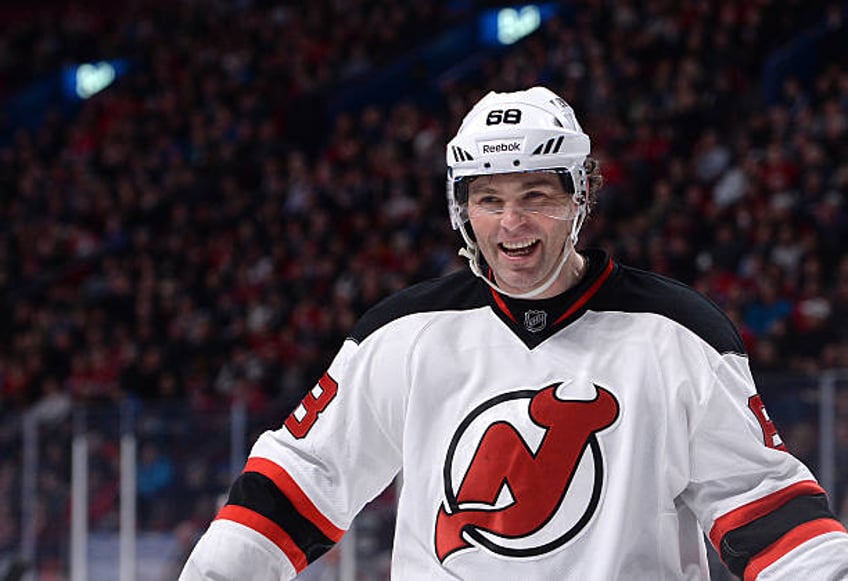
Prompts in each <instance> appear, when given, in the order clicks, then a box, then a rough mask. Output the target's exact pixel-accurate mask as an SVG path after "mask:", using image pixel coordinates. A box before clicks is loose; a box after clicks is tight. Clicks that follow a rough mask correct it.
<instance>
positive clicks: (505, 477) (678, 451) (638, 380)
mask: <svg viewBox="0 0 848 581" xmlns="http://www.w3.org/2000/svg"><path fill="white" fill-rule="evenodd" d="M589 152H590V142H589V137H588V136H587V135H586V134H585V133H584V132H583V131H582V129H581V127H580V125H579V124H578V122H577V120H576V119H575V116H574V113H573V111H572V109H571V107H569V105H568V104H567V103H566V102H565V101H563V100H562V99H561V98H560V97H558V96H557V95H555V94H554V93H552V92H551V91H549V90H547V89H545V88H541V87H534V88H531V89H529V90H526V91H518V92H514V93H490V94H489V95H487V96H486V97H485V98H483V99H482V100H481V101H480V102H479V103H477V105H476V106H475V107H474V108H473V109H472V110H471V111H470V112H469V113H468V115H467V116H466V118H465V120H464V122H463V123H462V126H461V127H460V129H459V131H458V133H457V135H456V137H455V138H454V139H453V140H452V141H451V142H450V143H449V144H448V147H447V162H448V167H449V169H448V205H449V211H450V217H451V220H452V223H453V226H454V228H455V229H458V230H459V233H460V235H461V236H462V239H463V241H464V248H463V250H462V254H463V255H464V256H465V257H466V258H467V259H468V263H469V266H470V269H469V270H464V271H462V272H457V273H454V274H451V275H448V276H446V277H444V278H441V279H438V280H434V281H431V282H427V283H423V284H420V285H417V286H413V287H411V288H409V289H407V290H405V291H402V292H400V293H398V294H396V295H394V296H392V297H390V298H388V299H387V300H385V301H383V302H382V303H380V304H379V305H377V306H376V307H374V308H373V309H372V310H370V311H369V312H368V313H367V314H366V315H365V316H364V317H363V318H362V320H360V321H359V322H358V323H357V324H356V326H355V327H354V328H353V330H352V332H351V334H350V337H349V338H348V339H347V340H346V341H345V343H344V345H343V346H342V347H341V349H340V351H339V353H338V354H337V356H336V357H335V359H334V361H333V362H332V364H331V365H330V367H329V369H328V370H327V372H326V373H325V374H324V376H323V377H321V378H320V379H319V380H318V383H317V385H316V386H315V387H314V389H312V390H311V391H310V392H309V393H307V395H306V397H305V398H304V399H303V402H302V403H301V404H300V405H299V406H298V408H297V409H295V410H294V412H293V413H292V414H291V416H290V417H289V418H288V419H286V420H285V422H284V423H283V425H282V426H281V427H280V429H278V430H276V431H273V432H267V433H265V434H263V435H262V436H261V437H260V438H259V439H258V440H257V442H256V444H255V445H254V446H253V449H252V451H251V452H250V457H249V459H248V461H247V464H246V466H245V468H244V471H243V473H242V474H241V476H240V477H239V478H238V479H237V480H236V481H235V482H234V484H233V485H232V489H231V490H230V494H229V500H228V501H227V504H226V505H225V506H224V507H223V508H222V509H221V511H220V512H219V514H218V516H217V518H216V520H215V521H214V522H213V523H212V524H211V525H210V527H209V529H208V531H207V532H206V533H205V534H204V536H203V537H202V538H201V539H200V541H199V542H198V544H197V546H196V547H195V548H194V551H193V552H192V554H191V556H190V558H189V560H188V562H187V563H186V565H185V569H184V571H183V574H182V577H181V579H183V580H184V581H192V580H199V579H215V580H225V579H229V580H244V579H262V580H277V579H289V578H291V577H292V576H294V575H295V574H296V573H297V572H299V571H301V570H302V569H304V568H305V567H307V566H308V565H309V563H311V562H313V561H315V560H316V559H317V558H319V557H320V556H321V555H322V554H323V553H324V552H325V551H326V550H328V549H329V548H330V547H331V546H332V545H333V544H334V543H336V542H337V541H338V540H339V539H340V538H341V537H342V535H343V534H344V532H345V530H346V529H347V528H348V527H349V526H350V525H351V522H352V521H353V519H354V517H355V516H356V514H357V513H358V512H359V511H360V510H361V509H362V507H363V506H364V505H365V504H366V503H367V502H368V501H369V500H371V499H372V498H374V497H375V496H376V495H377V494H379V493H380V491H382V490H383V489H384V488H385V487H386V486H387V485H388V484H389V483H390V482H392V480H393V479H394V477H395V476H396V475H397V474H398V472H399V471H402V473H403V486H402V490H401V493H400V499H399V505H398V512H397V526H396V533H395V539H394V548H393V558H392V577H393V578H395V579H400V580H404V581H407V580H427V581H432V580H436V579H454V580H455V579H497V580H527V579H545V580H547V579H559V580H580V581H610V580H619V579H620V580H647V579H650V580H659V579H665V580H672V579H674V580H678V579H685V580H703V579H708V578H709V572H708V567H707V558H706V550H705V545H704V543H703V538H704V535H703V532H704V531H706V533H707V536H708V538H709V540H710V541H711V542H712V544H713V545H714V546H715V548H716V549H717V551H718V552H719V554H720V555H721V557H722V559H723V561H724V563H725V564H726V565H727V567H729V568H730V570H731V571H732V572H734V573H735V574H736V575H738V576H740V577H744V579H746V580H754V579H757V580H760V581H766V580H769V581H772V580H787V581H797V580H798V579H815V580H817V581H818V580H836V579H848V534H846V532H845V529H844V528H843V526H842V525H841V524H840V522H839V521H838V520H837V519H836V518H834V516H833V514H832V513H831V511H830V509H829V508H828V504H827V500H826V497H825V493H824V490H822V488H821V487H820V486H819V484H818V483H817V482H816V480H815V478H814V477H813V475H812V474H811V473H810V472H809V470H808V469H807V468H806V467H805V466H804V465H803V464H802V463H801V462H799V461H798V460H797V459H795V458H794V457H793V456H792V455H791V454H789V453H788V452H787V451H786V449H785V447H784V446H783V444H782V443H781V441H780V438H779V436H778V434H777V432H776V430H775V428H774V426H773V424H772V423H771V421H770V420H769V418H768V415H767V414H766V411H765V409H764V407H763V402H762V400H761V399H760V397H759V395H757V391H756V389H755V386H754V382H753V380H752V377H751V373H750V371H749V368H748V362H747V358H746V356H745V353H744V348H743V345H742V342H741V340H740V338H739V335H738V334H737V332H736V330H735V329H734V328H733V326H732V324H731V323H730V322H729V320H728V319H727V317H725V316H724V314H723V313H722V312H720V310H719V309H718V308H717V307H716V306H715V305H714V304H713V303H711V302H710V301H708V300H707V299H705V298H704V297H702V296H701V295H699V294H697V293H696V292H694V291H693V290H691V289H690V288H688V287H686V286H684V285H682V284H679V283H677V282H675V281H673V280H669V279H667V278H664V277H661V276H657V275H654V274H651V273H648V272H643V271H639V270H635V269H633V268H629V267H627V266H624V265H622V264H619V263H617V262H616V261H614V260H613V259H612V258H610V257H609V256H607V255H605V254H604V253H603V252H601V251H593V250H590V251H585V252H578V251H576V250H575V244H576V243H577V239H578V234H579V232H580V227H581V225H582V224H583V221H584V219H585V218H586V216H587V214H588V212H589V209H590V207H591V204H592V196H593V195H594V193H595V191H594V190H595V188H594V187H592V185H591V184H593V183H596V178H597V177H598V176H597V169H596V166H595V165H594V163H593V162H592V160H591V159H589V158H588V155H589Z"/></svg>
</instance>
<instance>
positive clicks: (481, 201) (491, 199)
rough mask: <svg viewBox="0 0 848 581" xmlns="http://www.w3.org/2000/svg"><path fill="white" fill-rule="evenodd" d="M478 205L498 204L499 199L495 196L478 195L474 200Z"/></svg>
mask: <svg viewBox="0 0 848 581" xmlns="http://www.w3.org/2000/svg"><path fill="white" fill-rule="evenodd" d="M474 203H475V204H477V205H478V206H494V205H497V204H500V203H501V201H500V199H499V198H498V197H497V196H480V197H478V198H476V199H475V200H474Z"/></svg>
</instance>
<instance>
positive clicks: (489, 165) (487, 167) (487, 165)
mask: <svg viewBox="0 0 848 581" xmlns="http://www.w3.org/2000/svg"><path fill="white" fill-rule="evenodd" d="M483 167H485V168H486V169H489V168H490V167H492V164H491V163H489V162H488V161H487V162H486V163H484V164H483Z"/></svg>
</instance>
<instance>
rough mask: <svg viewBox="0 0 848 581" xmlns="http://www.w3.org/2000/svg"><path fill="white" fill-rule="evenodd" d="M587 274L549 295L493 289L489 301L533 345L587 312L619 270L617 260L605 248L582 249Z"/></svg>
mask: <svg viewBox="0 0 848 581" xmlns="http://www.w3.org/2000/svg"><path fill="white" fill-rule="evenodd" d="M581 254H583V256H584V258H585V259H586V261H587V264H588V266H587V269H586V274H584V275H583V278H582V279H581V280H580V282H578V283H577V284H576V285H574V286H573V287H571V288H570V289H568V290H566V291H565V292H563V293H561V294H559V295H556V296H554V297H550V298H547V299H516V298H512V297H508V296H506V295H503V294H501V293H499V292H497V291H496V290H494V289H492V288H490V289H489V302H490V304H491V306H492V309H493V310H494V311H495V313H496V314H497V315H498V317H500V319H501V320H503V321H504V323H506V325H507V326H508V327H509V328H510V329H511V330H512V331H513V332H514V333H515V334H516V335H518V337H519V338H520V339H521V340H522V341H523V342H524V343H525V344H526V345H527V346H528V347H529V348H530V349H533V348H535V347H536V346H538V345H540V344H541V343H542V342H543V341H545V340H546V339H548V338H549V337H551V336H552V335H554V334H555V333H556V332H557V331H559V330H560V329H562V328H564V327H566V326H567V325H569V324H570V323H571V322H572V321H574V320H576V319H577V318H579V317H580V316H581V315H582V314H583V313H584V312H586V304H587V303H588V302H589V300H590V299H591V298H592V297H593V296H594V295H595V294H596V293H597V292H598V291H599V290H600V289H601V287H603V285H604V283H605V282H606V281H607V279H609V277H610V275H611V274H612V273H613V271H614V270H615V268H616V266H615V262H614V261H613V260H612V259H611V258H610V257H609V256H608V255H607V253H606V252H604V251H602V250H587V251H583V252H581Z"/></svg>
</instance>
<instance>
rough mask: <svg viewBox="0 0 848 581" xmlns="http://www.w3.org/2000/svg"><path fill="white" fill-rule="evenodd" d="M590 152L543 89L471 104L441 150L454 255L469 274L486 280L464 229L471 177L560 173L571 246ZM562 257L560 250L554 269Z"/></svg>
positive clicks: (569, 115)
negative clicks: (456, 240)
mask: <svg viewBox="0 0 848 581" xmlns="http://www.w3.org/2000/svg"><path fill="white" fill-rule="evenodd" d="M590 149H591V145H590V141H589V136H588V135H586V134H585V133H583V129H582V128H581V127H580V124H579V123H578V122H577V118H576V117H575V116H574V111H573V110H572V108H571V106H569V105H568V103H566V102H565V101H564V100H563V99H562V98H561V97H559V96H558V95H557V94H556V93H554V92H552V91H551V90H549V89H547V88H545V87H532V88H530V89H527V90H524V91H515V92H509V93H497V92H494V91H492V92H490V93H489V94H488V95H486V96H485V97H483V98H482V99H481V100H480V101H479V102H478V103H477V104H476V105H474V107H473V108H472V109H471V111H469V112H468V114H467V115H466V116H465V118H464V119H463V121H462V125H461V126H460V128H459V131H457V134H456V136H455V137H454V138H453V139H452V140H451V141H450V142H449V143H448V146H447V165H448V176H447V178H448V179H447V198H448V211H449V213H450V217H451V225H452V226H453V228H454V229H455V230H459V231H460V233H461V234H462V238H463V240H464V241H465V245H466V247H465V248H464V249H462V250H461V251H460V254H462V255H463V256H465V257H466V258H468V262H469V266H470V267H471V270H472V271H473V272H474V273H475V274H477V275H478V276H480V277H481V278H483V279H484V280H488V279H487V277H486V276H485V275H484V274H483V273H482V266H481V263H480V256H479V250H478V248H477V244H476V242H475V241H474V237H473V235H472V233H471V232H470V231H469V228H468V227H467V222H468V182H469V181H470V180H471V178H473V177H476V176H481V175H491V174H502V173H514V172H534V171H552V172H556V173H558V174H560V179H562V181H563V186H564V189H565V190H566V191H568V192H570V193H573V195H574V201H575V203H576V204H577V213H576V215H575V218H574V220H573V221H572V224H571V241H572V244H573V245H576V244H577V236H578V234H579V232H580V227H581V226H582V225H583V221H584V220H585V218H586V215H587V214H588V212H589V205H588V201H589V190H588V180H587V176H586V171H585V169H584V167H583V163H584V162H585V160H586V157H587V156H588V155H589V152H590ZM566 258H567V254H566V253H565V252H564V255H563V259H562V261H561V264H560V268H561V267H562V264H564V263H565V259H566ZM558 274H559V270H557V271H556V273H555V274H554V275H553V276H552V278H551V280H549V281H547V282H546V283H545V285H543V287H541V288H539V289H536V290H534V291H533V292H531V293H528V294H526V295H522V297H531V296H534V295H536V294H540V293H541V292H542V291H544V290H545V289H547V288H548V286H550V284H551V283H552V282H553V279H554V278H556V275H558ZM495 288H496V289H497V290H498V291H500V292H503V291H502V290H501V289H499V288H497V287H495ZM504 294H508V293H504Z"/></svg>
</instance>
